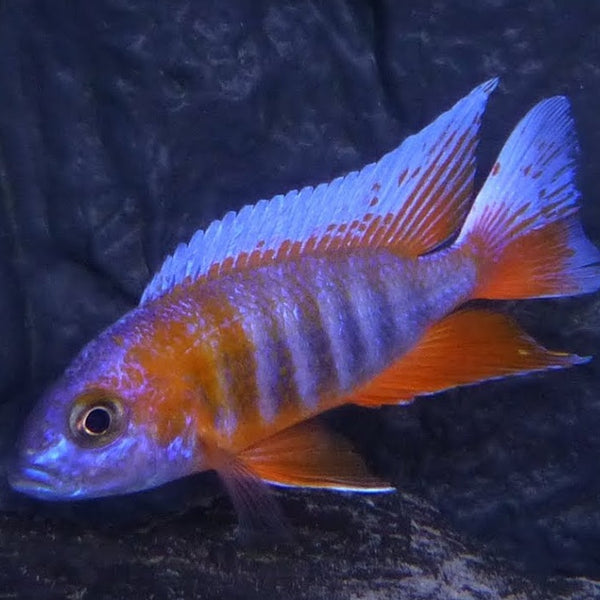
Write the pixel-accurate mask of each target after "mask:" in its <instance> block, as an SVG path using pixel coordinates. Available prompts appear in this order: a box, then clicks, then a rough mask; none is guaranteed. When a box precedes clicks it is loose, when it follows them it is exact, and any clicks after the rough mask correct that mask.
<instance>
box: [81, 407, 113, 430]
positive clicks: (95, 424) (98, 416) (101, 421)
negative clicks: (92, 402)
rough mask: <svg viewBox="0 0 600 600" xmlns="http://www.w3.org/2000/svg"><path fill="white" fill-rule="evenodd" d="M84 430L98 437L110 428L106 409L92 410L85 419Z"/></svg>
mask: <svg viewBox="0 0 600 600" xmlns="http://www.w3.org/2000/svg"><path fill="white" fill-rule="evenodd" d="M84 425H85V429H86V431H88V432H89V433H92V434H94V435H100V434H102V433H104V432H106V430H107V429H108V428H109V426H110V414H109V412H108V411H107V410H106V408H100V407H98V408H93V409H92V410H90V412H89V413H88V414H87V415H86V417H85V423H84Z"/></svg>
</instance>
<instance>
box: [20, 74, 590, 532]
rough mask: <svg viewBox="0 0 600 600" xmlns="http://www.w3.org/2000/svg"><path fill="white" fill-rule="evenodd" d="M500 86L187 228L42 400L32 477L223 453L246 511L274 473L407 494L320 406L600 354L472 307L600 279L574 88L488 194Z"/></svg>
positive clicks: (73, 493)
mask: <svg viewBox="0 0 600 600" xmlns="http://www.w3.org/2000/svg"><path fill="white" fill-rule="evenodd" d="M495 85H496V82H495V80H492V81H490V82H486V83H484V84H482V85H481V86H479V87H478V88H475V90H473V91H472V92H471V94H469V95H468V96H466V97H465V98H463V99H462V100H460V101H459V102H458V103H457V104H456V105H455V106H454V107H453V108H452V109H451V110H450V111H448V112H446V113H444V114H443V115H441V116H440V117H439V118H438V119H437V120H436V121H434V123H432V124H431V125H430V126H429V127H427V128H426V129H424V130H423V131H422V132H421V133H419V134H417V135H415V136H412V137H411V138H408V140H406V141H405V142H404V143H403V144H402V145H401V146H400V147H399V148H397V149H396V150H394V151H392V152H390V153H389V154H387V155H386V156H384V157H383V158H382V159H381V160H380V161H378V162H377V163H373V164H372V165H368V166H367V167H365V168H364V169H362V170H361V171H359V172H356V173H351V174H349V175H347V176H345V177H341V178H338V179H336V180H334V181H332V182H330V183H328V184H322V185H320V186H317V187H316V188H305V189H303V190H300V191H293V192H290V193H288V194H286V195H285V196H276V197H275V198H273V199H271V200H270V201H261V202H259V203H257V204H256V205H254V206H248V207H245V208H244V209H242V210H241V211H240V212H239V213H237V214H235V213H228V214H227V215H226V216H225V217H224V218H223V219H222V220H221V221H217V222H215V223H213V224H212V225H211V226H210V227H209V228H208V229H207V230H206V231H199V232H198V233H196V234H195V235H194V236H193V238H192V239H191V240H190V242H189V243H188V244H181V245H180V246H179V247H178V248H177V249H176V251H175V252H174V254H173V255H172V256H171V257H169V258H168V259H167V260H166V261H165V263H164V265H163V267H162V268H161V270H160V271H159V272H158V273H157V274H156V276H155V277H154V278H153V280H152V281H151V282H150V284H149V285H148V287H147V288H146V290H145V292H144V294H143V296H142V300H141V302H140V305H139V306H138V307H137V308H135V309H133V310H132V311H131V312H129V313H127V314H126V315H125V316H124V317H123V318H122V319H120V320H119V321H117V322H116V323H115V324H114V325H113V326H111V327H109V328H108V329H107V330H106V331H104V332H103V333H102V334H101V335H100V336H98V338H96V339H95V340H93V341H92V342H90V344H88V346H86V347H85V348H84V349H83V350H82V352H81V353H80V355H79V356H78V357H77V358H76V359H75V360H74V362H73V363H72V365H71V366H70V367H69V368H68V369H67V370H66V372H65V374H64V375H63V377H62V379H61V380H60V381H58V382H57V383H56V384H55V386H54V387H53V388H52V389H51V390H49V391H48V393H47V394H46V395H45V396H44V398H42V400H41V401H40V402H39V404H38V405H37V406H36V407H35V408H34V410H33V412H32V414H31V415H30V417H29V419H28V421H27V423H26V426H25V430H24V432H23V435H22V438H21V442H20V446H19V457H18V459H17V462H16V465H15V469H14V471H13V474H12V476H11V482H12V484H13V486H14V487H15V488H16V489H18V490H21V491H23V492H26V493H29V494H32V495H35V496H39V497H44V498H50V499H67V498H78V497H92V496H101V495H107V494H117V493H128V492H132V491H136V490H140V489H146V488H150V487H154V486H157V485H160V484H162V483H164V482H167V481H170V480H173V479H176V478H178V477H182V476H185V475H188V474H191V473H195V472H200V471H204V470H209V469H215V470H217V472H218V473H219V475H220V476H221V478H222V480H223V482H224V483H225V485H226V487H227V490H228V491H229V493H230V494H231V496H232V499H233V501H234V504H235V506H236V508H237V509H238V511H239V513H240V515H241V517H242V518H246V519H247V520H252V518H253V517H252V513H255V512H256V511H257V510H258V511H259V512H260V511H261V510H262V511H263V512H265V513H266V512H268V511H269V510H270V509H272V505H271V504H270V503H269V501H268V500H265V498H267V496H266V495H265V494H264V489H263V488H264V482H267V483H274V484H279V485H291V486H303V487H323V488H334V489H345V490H360V491H371V492H373V491H384V490H389V489H390V488H391V486H390V485H389V484H388V483H387V482H384V481H381V480H380V479H378V478H376V477H374V476H372V475H370V474H369V473H368V471H367V469H366V468H365V466H364V464H363V463H362V461H361V460H360V458H359V457H358V456H357V455H356V454H355V453H354V452H353V451H352V449H351V448H350V446H349V445H348V444H347V442H345V441H344V440H341V439H339V438H337V437H335V436H333V435H332V434H330V433H327V432H326V431H324V430H323V429H322V427H321V426H320V425H319V424H318V421H317V420H316V418H315V417H317V415H319V414H320V413H323V412H325V411H327V410H330V409H332V408H335V407H337V406H341V405H344V404H348V403H355V404H359V405H363V406H371V407H372V406H381V405H382V404H399V403H403V402H410V401H412V400H413V399H414V398H415V397H416V396H419V395H423V394H430V393H435V392H437V391H440V390H443V389H448V388H451V387H454V386H457V385H464V384H469V383H475V382H478V381H483V380H486V379H492V378H497V377H504V376H507V375H510V374H523V373H529V372H532V371H536V370H544V369H551V368H560V367H566V366H570V365H573V364H577V363H579V362H582V361H583V360H585V359H582V358H580V357H578V356H576V355H570V354H565V353H560V352H551V351H549V350H546V349H545V348H543V347H542V346H540V345H539V344H537V343H536V342H535V341H534V340H532V339H531V338H529V337H528V336H527V335H526V334H524V333H523V332H522V331H520V330H519V328H518V327H517V326H516V325H515V324H514V323H512V321H511V320H510V319H509V318H508V317H506V316H504V315H501V314H497V313H493V312H491V311H487V310H482V309H473V308H464V307H463V308H461V307H462V305H463V304H465V303H466V302H467V301H468V300H470V299H472V298H488V299H499V298H528V297H548V296H565V295H573V294H581V293H587V292H591V291H595V290H597V289H598V288H599V287H600V267H599V266H598V263H599V261H600V254H599V253H598V250H597V249H596V248H595V247H594V246H593V245H592V244H591V242H589V241H588V240H587V239H586V238H585V236H584V234H583V231H582V229H581V225H580V224H579V221H578V220H577V210H578V206H577V201H578V192H577V190H576V188H575V185H574V165H573V161H574V155H575V150H576V142H575V138H574V134H573V124H572V121H571V119H570V117H569V114H568V103H567V102H566V100H565V99H564V98H552V99H548V100H545V101H543V102H541V103H540V104H538V105H537V106H536V107H534V108H533V109H532V110H531V111H530V112H529V113H528V115H527V116H526V117H525V118H524V119H523V120H522V121H521V123H520V124H519V125H518V126H517V128H516V129H515V131H514V132H513V134H512V135H511V136H510V138H509V140H508V141H507V143H506V145H505V147H504V149H503V150H502V152H501V153H500V156H499V157H498V160H497V161H496V163H495V164H494V166H493V168H492V171H491V173H490V175H489V177H488V179H487V181H486V183H485V184H484V186H483V188H482V189H481V190H480V192H479V194H478V195H477V196H476V198H475V200H474V201H473V174H474V151H475V147H476V144H477V134H478V129H479V125H480V122H481V116H482V113H483V110H484V108H485V104H486V101H487V97H488V96H489V94H490V93H491V91H492V90H493V89H494V87H495ZM257 498H261V499H262V500H257ZM261 507H262V508H261Z"/></svg>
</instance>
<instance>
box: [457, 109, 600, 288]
mask: <svg viewBox="0 0 600 600" xmlns="http://www.w3.org/2000/svg"><path fill="white" fill-rule="evenodd" d="M576 154H577V141H576V139H575V132H574V126H573V120H572V119H571V117H570V114H569V103H568V101H567V99H566V98H563V97H555V98H549V99H547V100H544V101H542V102H540V103H539V104H538V105H537V106H535V107H534V108H533V109H532V110H531V111H530V112H529V113H528V114H527V115H526V116H525V117H524V118H523V119H522V120H521V122H520V123H519V124H518V125H517V127H516V128H515V130H514V131H513V133H512V134H511V136H510V137H509V139H508V141H507V142H506V144H505V146H504V148H503V149H502V151H501V152H500V156H499V157H498V160H497V161H496V164H495V165H494V166H493V168H492V170H491V173H490V175H489V176H488V178H487V180H486V182H485V184H484V186H483V188H482V189H481V191H480V192H479V194H478V196H477V198H476V199H475V202H474V204H473V207H472V209H471V212H470V213H469V215H468V217H467V219H466V221H465V223H464V226H463V228H462V230H461V233H460V235H459V236H458V239H457V240H456V244H457V245H463V244H464V245H466V248H467V249H469V250H471V251H472V252H474V254H475V255H476V257H477V260H478V262H479V264H480V269H479V282H478V285H477V288H476V290H475V292H474V295H473V297H475V298H490V299H516V298H539V297H552V296H571V295H575V294H585V293H587V292H593V291H595V290H597V289H599V288H600V264H599V263H600V252H598V249H597V248H596V247H595V246H594V245H593V244H592V243H591V242H590V241H589V240H588V239H587V238H586V237H585V234H584V232H583V229H582V228H581V224H580V223H579V219H578V218H577V212H578V199H579V192H578V191H577V188H576V187H575V182H574V179H575V169H574V162H575V156H576Z"/></svg>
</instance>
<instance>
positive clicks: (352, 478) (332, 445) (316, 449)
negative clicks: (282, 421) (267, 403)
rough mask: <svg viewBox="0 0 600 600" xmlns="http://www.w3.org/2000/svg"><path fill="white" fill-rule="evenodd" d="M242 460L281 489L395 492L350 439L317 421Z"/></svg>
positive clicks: (291, 429) (261, 446)
mask: <svg viewBox="0 0 600 600" xmlns="http://www.w3.org/2000/svg"><path fill="white" fill-rule="evenodd" d="M238 460H240V461H241V462H242V463H243V464H244V465H245V466H246V468H248V469H249V470H251V471H252V472H253V473H254V474H255V475H257V476H258V477H260V478H261V479H262V480H264V481H267V482H269V483H272V484H275V485H280V486H289V487H306V488H326V489H335V490H341V491H360V492H363V493H365V492H387V491H392V490H393V489H394V488H393V487H392V486H390V484H389V483H387V482H385V481H382V480H381V479H379V478H377V477H375V476H373V475H371V474H370V473H369V471H368V469H367V467H366V465H365V463H364V461H363V460H362V458H361V457H360V456H359V455H358V454H357V453H356V452H355V451H354V450H353V449H352V447H351V445H350V443H349V442H348V441H347V440H345V439H343V438H342V437H340V436H338V435H335V434H333V433H331V432H328V431H326V430H325V429H324V428H323V427H321V426H320V425H319V424H318V423H317V422H316V421H315V420H314V419H310V420H308V421H303V422H302V423H299V424H298V425H294V426H292V427H289V428H288V429H285V430H283V431H281V432H279V433H276V434H275V435H274V436H272V437H270V438H268V439H266V440H263V441H261V442H260V443H258V444H256V445H254V446H252V447H250V448H247V449H245V450H244V451H243V452H242V453H241V454H239V456H238Z"/></svg>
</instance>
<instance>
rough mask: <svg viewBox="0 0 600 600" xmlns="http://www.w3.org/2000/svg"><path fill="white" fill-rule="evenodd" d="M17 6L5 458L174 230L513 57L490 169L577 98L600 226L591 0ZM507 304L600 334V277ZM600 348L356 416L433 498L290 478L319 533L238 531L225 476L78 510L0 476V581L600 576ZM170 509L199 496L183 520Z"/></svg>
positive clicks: (218, 582) (574, 333) (5, 245)
mask: <svg viewBox="0 0 600 600" xmlns="http://www.w3.org/2000/svg"><path fill="white" fill-rule="evenodd" d="M0 10H1V18H0V89H2V94H0V308H1V310H0V398H1V399H2V405H1V406H0V416H1V417H2V418H1V419H0V444H1V448H2V457H3V461H4V462H6V461H7V460H8V458H9V455H10V451H11V449H12V447H13V443H14V437H15V435H16V434H15V432H16V431H17V426H18V423H19V422H20V419H21V418H22V416H23V414H24V413H25V412H26V411H27V409H28V407H29V406H30V405H31V403H32V402H33V401H34V400H35V398H36V397H37V395H38V394H39V393H40V392H41V390H43V389H44V387H45V386H47V385H48V384H49V383H50V382H51V381H52V379H53V378H54V377H56V376H57V375H58V374H59V373H60V372H61V371H62V369H63V368H64V367H65V365H66V364H67V363H68V361H69V359H70V358H71V357H72V356H73V355H74V354H75V353H76V352H77V350H78V349H79V348H80V347H81V346H82V345H83V344H84V343H85V341H87V340H88V339H90V338H91V337H93V336H94V335H95V334H96V333H97V332H98V331H100V330H101V329H102V328H103V327H104V326H106V325H108V324H109V323H111V322H112V321H113V320H115V319H116V318H117V317H118V316H119V315H120V314H122V313H123V312H124V311H125V310H127V309H128V308H130V307H132V306H133V305H134V304H135V302H136V300H137V298H138V297H139V294H140V293H141V291H142V289H143V287H144V285H145V283H146V282H147V280H148V279H149V277H150V275H151V273H152V272H153V271H154V270H155V269H156V268H157V267H158V266H159V265H160V262H161V259H162V258H163V256H164V255H165V254H166V253H167V252H169V251H170V250H172V249H173V248H174V246H175V245H176V243H177V242H179V241H181V240H185V239H187V238H188V237H189V235H191V233H192V232H193V231H194V230H195V229H197V228H198V227H202V226H205V225H206V224H208V223H209V222H210V221H211V220H212V219H213V218H215V217H218V216H220V215H222V214H223V213H224V212H225V211H226V210H229V209H235V208H238V207H240V206H242V205H243V204H245V203H247V202H253V201H255V200H256V199H258V198H262V197H270V196H271V195H273V194H275V193H278V192H282V191H287V190H288V189H291V188H294V187H299V186H302V185H307V184H315V183H318V182H320V181H324V180H327V179H329V178H331V177H333V176H336V175H339V174H341V173H343V172H345V171H347V170H350V169H353V168H357V167H360V166H361V165H363V164H365V163H366V162H369V161H371V160H374V159H376V158H377V157H378V156H380V155H381V154H382V153H384V152H385V151H387V150H389V149H391V148H392V147H394V146H395V145H396V144H397V143H398V142H399V141H400V140H401V139H402V138H403V137H404V136H405V135H407V134H408V133H410V132H413V131H416V130H418V129H420V128H421V127H423V126H424V125H426V124H427V123H428V122H429V121H430V120H431V119H432V118H433V117H435V116H436V115H437V114H438V113H439V112H441V111H442V110H444V109H446V108H447V107H449V106H450V105H451V104H452V103H453V102H454V101H455V100H456V99H457V98H459V97H461V96H462V95H464V94H465V93H467V92H468V91H469V90H470V89H471V88H472V87H473V86H474V85H475V84H477V83H479V82H480V81H483V80H484V79H486V78H489V77H491V76H494V75H500V76H501V77H502V82H501V85H500V88H499V90H498V91H497V92H496V93H495V95H494V98H493V100H492V102H491V103H490V107H489V110H488V113H487V117H486V119H485V121H484V129H483V136H482V145H481V152H480V159H481V164H482V165H483V169H482V174H483V173H485V169H486V168H487V167H488V166H489V165H490V163H491V161H492V160H493V156H494V154H495V153H496V152H497V151H498V149H499V147H500V145H501V143H502V141H503V140H504V139H505V137H506V136H507V134H508V133H509V131H510V129H511V128H512V127H513V126H514V124H515V123H516V121H517V120H518V118H519V117H520V116H521V115H522V114H524V112H525V111H526V110H527V108H529V107H530V106H531V105H532V104H533V103H535V102H536V101H537V100H539V99H540V98H542V97H545V96H548V95H552V94H557V93H561V94H566V95H568V96H569V98H570V99H571V101H572V103H573V110H574V115H575V118H576V121H577V125H578V131H579V134H580V141H581V146H582V157H581V161H580V164H581V170H580V185H581V189H582V192H583V198H584V199H583V219H584V223H585V227H586V230H587V231H588V233H589V235H590V237H591V238H592V239H594V240H595V241H596V242H597V243H598V242H600V207H599V205H598V202H597V196H598V193H597V181H598V176H599V175H600V172H599V171H600V167H599V166H598V165H600V127H598V115H597V98H598V97H599V95H600V69H599V68H598V65H599V64H600V6H596V5H595V4H594V3H565V2H560V1H558V0H556V1H555V2H553V1H551V0H548V1H545V2H539V3H521V2H516V1H509V0H486V1H482V2H478V3H476V7H475V3H471V2H462V1H458V2H447V1H443V0H440V1H430V2H416V1H415V2H408V1H407V2H394V1H392V0H389V1H386V0H377V1H375V0H374V1H372V2H351V1H347V2H346V1H344V0H339V1H336V2H331V3H317V2H309V1H300V2H291V1H290V2H281V1H271V2H269V1H267V0H261V1H257V2H252V3H248V2H235V1H233V0H231V1H229V2H227V3H223V2H217V1H214V2H210V1H207V2H202V3H200V2H192V1H190V0H187V1H183V0H182V1H175V0H149V1H144V2H142V1H141V0H136V1H134V0H129V1H125V0H99V1H97V2H93V3H92V2H89V3H73V2H68V1H66V0H64V1H63V0H46V1H43V0H19V1H16V0H13V1H8V2H5V3H3V5H2V8H1V9H0ZM501 308H502V309H504V310H506V311H509V312H511V313H513V314H514V315H515V316H516V317H517V318H518V319H519V320H520V321H521V323H522V324H523V325H524V326H525V327H526V328H527V329H528V330H529V331H531V332H532V333H535V335H537V336H538V337H539V338H540V339H542V340H543V341H544V342H545V343H546V344H548V345H550V346H554V347H557V348H565V349H569V350H572V351H576V352H578V353H580V354H594V353H596V352H598V348H600V343H599V342H600V339H599V338H600V333H599V332H600V321H599V318H598V315H599V314H600V306H599V300H598V295H595V296H590V297H586V298H581V299H576V300H561V301H544V302H526V303H514V304H513V303H509V304H505V305H504V306H502V307H501ZM598 364H599V363H598V361H597V360H594V361H592V362H591V363H590V364H588V365H586V366H584V367H580V368H577V369H572V370H570V371H568V372H562V373H553V374H550V375H544V376H539V377H530V378H527V379H518V380H513V381H505V382H497V383H494V384H489V385H485V386H480V387H477V388H472V389H471V388H470V389H465V390H458V391H453V392H451V393H447V394H443V395H439V396H438V397H435V398H427V399H422V400H419V401H417V402H415V403H414V404H413V405H411V406H409V407H406V408H402V409H399V408H386V409H383V410H379V411H373V412H369V411H365V410H359V409H353V408H352V409H348V410H343V411H339V412H337V413H336V414H335V415H333V416H332V417H331V418H330V421H331V424H332V426H335V427H336V428H338V429H340V430H341V431H343V432H344V433H345V434H347V435H349V436H350V437H352V438H353V439H354V441H355V442H356V444H357V445H358V446H359V447H360V448H361V449H362V450H363V451H364V452H365V454H366V455H367V456H368V458H369V460H370V462H371V463H372V464H373V465H374V467H375V468H376V470H378V471H379V472H382V473H385V474H386V476H388V477H390V478H391V479H392V480H393V481H394V483H395V484H396V485H397V486H398V487H399V488H400V489H402V490H404V491H408V492H409V493H410V495H405V494H396V495H392V496H386V497H380V498H361V497H357V496H352V497H345V496H340V495H330V494H329V495H328V494H316V493H304V492H292V491H289V492H286V493H285V494H284V493H281V494H279V495H280V497H281V498H282V501H283V503H284V506H285V508H286V511H287V512H288V514H289V515H290V520H291V521H292V523H293V528H294V530H295V531H297V539H296V540H295V542H294V543H293V544H291V545H288V546H284V547H275V548H266V549H262V550H247V549H246V550H244V549H241V547H240V545H239V543H238V542H236V541H235V538H234V537H233V521H232V519H233V515H232V513H231V510H230V509H229V507H228V504H227V503H226V502H223V501H219V500H216V501H212V500H211V498H212V496H213V494H212V492H214V487H211V486H209V488H210V490H211V493H208V492H206V493H204V494H203V498H204V500H203V502H202V505H203V506H204V507H203V506H200V507H197V508H188V509H187V510H184V509H185V508H186V507H189V506H190V505H196V504H197V503H198V498H197V497H194V498H193V499H192V500H193V501H192V500H190V501H188V500H185V498H188V499H189V498H192V497H193V496H194V494H193V493H192V492H191V491H190V490H189V489H187V487H186V489H185V490H182V489H180V488H178V487H175V488H174V491H173V490H172V491H170V492H164V491H159V492H157V493H153V494H150V495H143V496H141V497H134V498H130V499H122V500H121V499H119V500H116V501H114V502H113V503H111V502H107V503H89V504H85V505H83V506H70V505H65V506H61V507H46V506H44V505H41V504H34V503H31V502H29V501H27V500H26V499H23V498H19V497H17V496H15V495H11V494H10V493H9V492H8V491H3V492H1V493H0V496H1V499H2V504H3V506H4V507H5V509H6V510H5V512H4V513H3V514H2V516H1V517H0V540H1V542H0V591H1V592H2V593H4V594H5V597H9V598H10V597H25V598H27V597H48V598H51V597H67V596H68V597H71V598H86V597H87V598H96V597H107V598H108V597H113V598H115V597H123V598H127V597H152V596H154V597H157V598H162V597H167V598H180V597H200V598H212V597H215V598H216V597H222V596H227V597H239V598H252V597H256V598H258V597H260V598H265V597H278V596H280V595H286V596H287V597H290V598H319V597H323V596H324V595H328V596H329V597H334V598H335V597H339V598H397V597H405V598H437V597H439V598H452V597H456V598H469V597H472V598H547V597H564V598H588V597H590V598H591V597H593V596H594V594H596V595H600V588H599V587H598V584H595V583H594V579H595V580H598V579H599V578H600V550H599V548H600V506H599V502H598V500H599V497H600V475H599V470H598V468H597V465H598V463H599V461H600V436H598V435H597V431H598V429H599V427H600V397H599V396H598V394H597V389H598V382H599V380H600V367H599V366H598ZM203 481H204V480H203ZM200 487H203V486H200ZM184 491H185V493H184ZM168 508H175V509H177V510H178V511H179V512H180V513H181V514H180V515H179V516H177V517H173V518H169V519H168V520H166V521H164V520H163V518H164V515H165V514H166V512H168ZM438 510H439V511H441V513H442V514H443V517H440V516H439V515H438V512H437V511H438ZM115 515H124V517H123V518H119V519H117V518H116V516H115ZM140 522H142V523H144V524H145V528H144V529H140V528H139V526H138V525H134V524H139V523H140ZM148 528H149V529H148ZM459 539H460V540H461V541H458V540H459ZM492 557H494V558H492ZM0 597H1V594H0Z"/></svg>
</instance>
